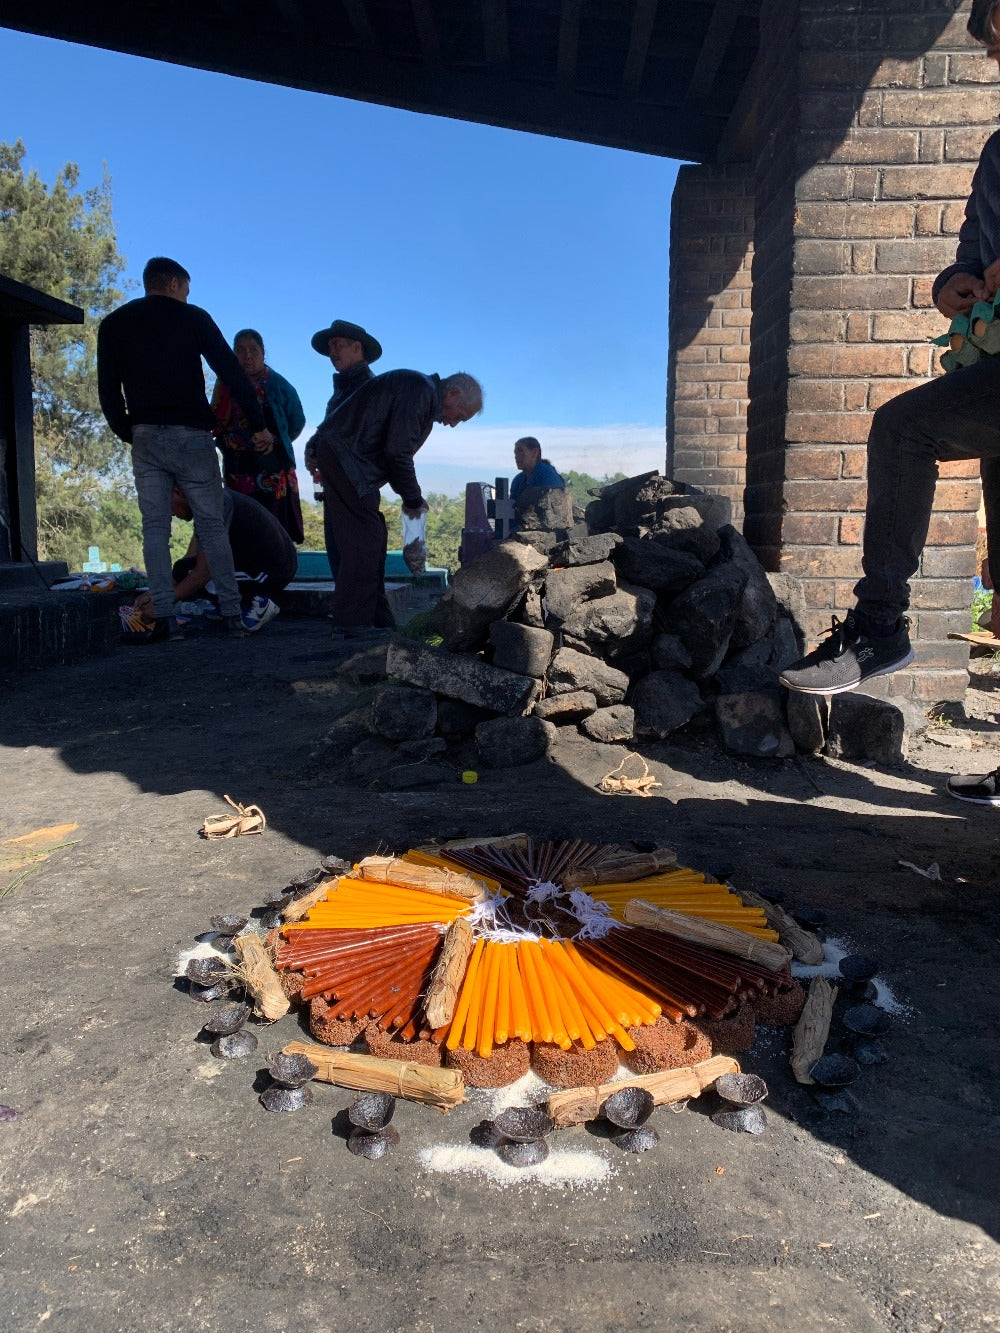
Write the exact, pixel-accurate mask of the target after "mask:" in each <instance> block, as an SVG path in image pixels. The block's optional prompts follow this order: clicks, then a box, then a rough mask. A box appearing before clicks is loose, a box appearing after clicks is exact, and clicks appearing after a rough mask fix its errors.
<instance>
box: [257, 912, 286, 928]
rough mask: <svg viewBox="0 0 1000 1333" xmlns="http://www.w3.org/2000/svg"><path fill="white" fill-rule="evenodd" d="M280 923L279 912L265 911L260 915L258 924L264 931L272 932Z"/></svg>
mask: <svg viewBox="0 0 1000 1333" xmlns="http://www.w3.org/2000/svg"><path fill="white" fill-rule="evenodd" d="M281 922H282V916H281V913H280V912H272V911H267V912H262V913H261V915H260V924H261V926H262V927H263V928H264V930H274V929H275V927H276V926H280V925H281Z"/></svg>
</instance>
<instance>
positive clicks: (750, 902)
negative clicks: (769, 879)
mask: <svg viewBox="0 0 1000 1333" xmlns="http://www.w3.org/2000/svg"><path fill="white" fill-rule="evenodd" d="M739 893H740V897H741V898H742V899H743V902H744V904H745V905H746V906H747V907H761V908H763V910H764V915H765V916H766V917H767V924H768V925H769V926H770V927H771V929H772V930H776V931H777V932H778V937H779V939H780V941H781V943H782V944H787V946H788V948H789V949H790V950H791V953H792V957H793V958H794V959H795V960H796V961H797V962H799V963H805V964H806V965H807V966H808V967H816V966H817V965H818V964H819V963H821V962H822V961H823V945H822V944H821V943H820V941H819V940H818V939H817V938H816V936H815V935H813V934H812V932H811V931H808V930H803V929H802V927H801V926H800V925H799V924H798V922H797V921H793V920H792V918H791V917H790V916H789V915H788V913H787V912H786V911H785V910H784V908H782V907H779V906H778V904H777V903H772V902H770V901H769V900H768V899H767V898H761V897H760V896H759V895H758V894H756V893H748V892H747V891H746V890H745V889H740V891H739Z"/></svg>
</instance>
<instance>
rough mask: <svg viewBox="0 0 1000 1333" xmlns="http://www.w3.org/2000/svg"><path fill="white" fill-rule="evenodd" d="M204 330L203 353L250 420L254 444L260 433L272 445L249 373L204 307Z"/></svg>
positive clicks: (202, 335)
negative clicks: (247, 373) (248, 376)
mask: <svg viewBox="0 0 1000 1333" xmlns="http://www.w3.org/2000/svg"><path fill="white" fill-rule="evenodd" d="M200 315H201V318H202V329H201V347H200V348H199V350H200V352H201V354H202V356H203V357H204V358H205V360H206V361H207V362H208V364H209V365H210V366H211V367H212V369H213V370H214V371H215V373H216V375H218V377H219V379H220V380H222V382H223V384H225V385H226V387H227V388H228V389H229V392H230V393H231V394H232V395H233V397H234V398H235V399H236V401H237V402H238V403H239V405H240V407H242V409H243V413H244V415H245V416H246V419H247V421H249V423H250V429H251V430H252V431H253V434H254V443H256V442H257V441H256V437H257V436H258V435H261V436H264V435H266V436H267V438H268V439H269V440H270V441H271V443H272V444H273V442H274V441H273V437H272V435H271V432H270V431H269V430H266V429H265V424H264V412H263V410H262V408H261V405H260V403H259V402H258V401H257V393H256V391H255V389H254V387H253V385H252V384H251V383H250V380H249V379H248V378H247V375H246V372H245V371H244V369H243V367H242V366H241V365H240V363H239V361H237V359H236V353H235V352H234V351H233V350H232V348H231V347H230V346H229V344H228V343H227V342H226V340H225V338H223V336H222V333H221V331H220V329H219V326H218V325H217V324H216V322H215V320H214V319H213V318H212V317H211V315H209V314H208V313H207V311H204V310H202V311H201V312H200Z"/></svg>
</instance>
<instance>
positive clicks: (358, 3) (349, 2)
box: [344, 0, 378, 51]
mask: <svg viewBox="0 0 1000 1333" xmlns="http://www.w3.org/2000/svg"><path fill="white" fill-rule="evenodd" d="M344 8H345V9H346V10H347V17H348V18H349V19H350V20H351V27H352V28H353V29H354V35H355V37H357V39H358V44H359V45H360V47H361V49H362V50H363V51H375V50H377V49H378V39H377V38H376V36H375V29H374V28H373V27H372V21H371V19H370V18H369V17H368V5H367V4H366V0H344Z"/></svg>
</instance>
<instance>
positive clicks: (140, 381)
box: [97, 295, 264, 444]
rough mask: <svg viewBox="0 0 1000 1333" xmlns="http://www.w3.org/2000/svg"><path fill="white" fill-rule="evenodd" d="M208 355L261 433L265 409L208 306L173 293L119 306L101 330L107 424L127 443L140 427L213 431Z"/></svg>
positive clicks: (100, 375)
mask: <svg viewBox="0 0 1000 1333" xmlns="http://www.w3.org/2000/svg"><path fill="white" fill-rule="evenodd" d="M202 357H204V358H205V360H206V361H207V362H208V364H209V365H210V366H211V367H212V369H213V370H214V371H215V373H216V375H218V377H219V379H220V380H222V382H223V384H225V385H227V386H228V388H229V390H230V391H231V393H232V395H233V397H234V398H235V399H236V401H237V402H238V403H239V405H240V407H242V408H243V411H244V412H245V414H246V417H247V420H248V421H249V422H250V425H251V426H252V427H253V429H254V430H255V431H258V430H263V429H264V414H263V412H262V411H261V406H260V403H259V402H258V401H257V394H256V392H255V391H254V387H253V385H252V384H251V383H250V381H249V379H248V378H247V376H246V375H245V374H244V372H243V368H242V367H241V365H240V363H239V362H238V361H237V359H236V356H235V354H234V353H233V351H232V349H231V348H230V347H229V344H228V343H227V342H226V340H225V338H223V336H222V334H221V333H220V331H219V328H218V325H217V324H216V323H215V321H214V320H213V319H212V316H211V315H210V314H209V313H208V311H207V310H202V309H201V307H200V306H196V305H188V304H187V303H186V302H185V301H178V300H175V298H174V297H172V296H161V295H154V296H141V297H139V299H138V300H137V301H129V303H128V305H123V306H121V307H120V308H119V309H118V310H114V311H112V313H111V314H110V315H108V316H107V318H106V319H104V320H103V321H102V322H101V327H100V329H99V330H98V333H97V389H98V394H99V395H100V399H101V409H102V411H103V412H104V415H105V417H107V420H108V425H109V426H110V427H111V429H112V430H113V431H114V433H115V434H116V435H117V436H118V438H119V439H120V440H124V441H125V442H126V443H127V444H131V442H132V428H133V426H191V427H193V428H195V429H197V430H211V429H212V427H213V426H214V425H215V417H214V415H213V413H212V409H211V408H210V407H209V405H208V399H207V398H206V397H205V374H204V371H203V370H202V366H201V358H202Z"/></svg>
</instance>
